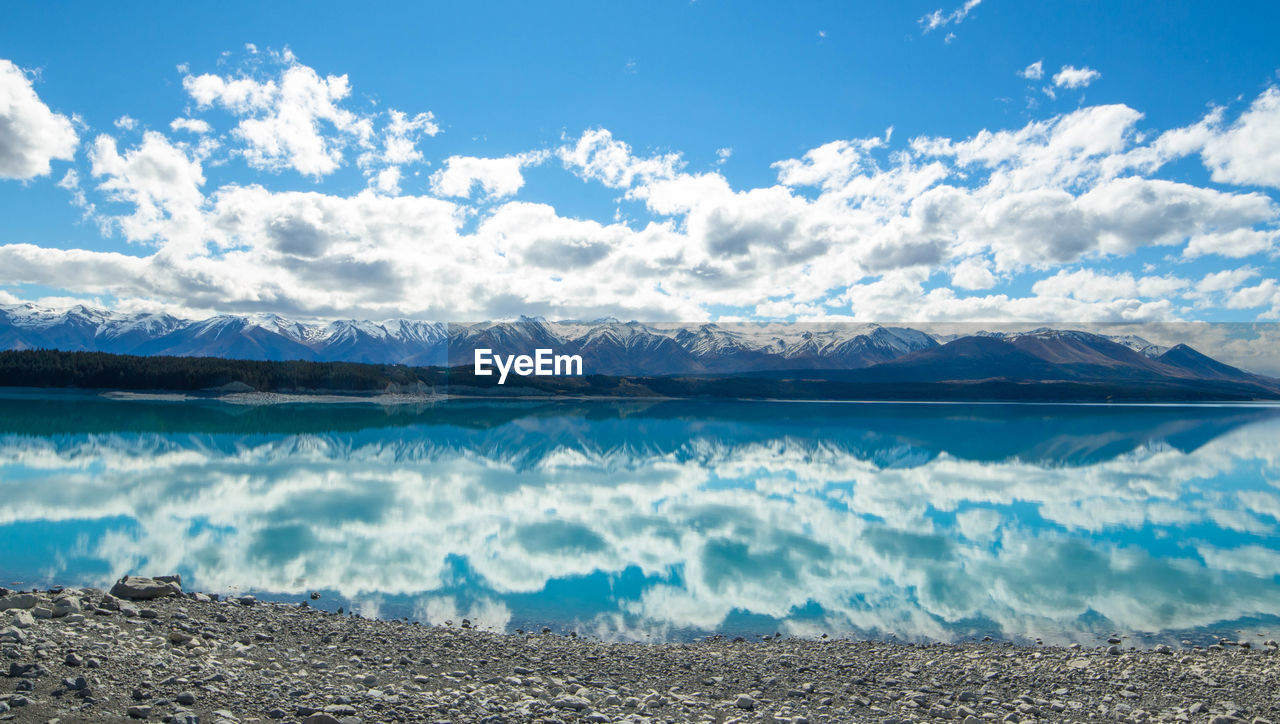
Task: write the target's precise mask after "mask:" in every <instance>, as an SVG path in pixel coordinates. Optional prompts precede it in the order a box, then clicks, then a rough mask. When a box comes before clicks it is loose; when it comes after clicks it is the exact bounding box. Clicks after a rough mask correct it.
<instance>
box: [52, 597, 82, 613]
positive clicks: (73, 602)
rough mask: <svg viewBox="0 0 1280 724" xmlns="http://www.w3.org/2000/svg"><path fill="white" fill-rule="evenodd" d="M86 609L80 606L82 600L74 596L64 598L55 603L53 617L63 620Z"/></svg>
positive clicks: (57, 599) (56, 600)
mask: <svg viewBox="0 0 1280 724" xmlns="http://www.w3.org/2000/svg"><path fill="white" fill-rule="evenodd" d="M83 610H84V608H83V607H82V606H81V604H80V599H78V598H76V597H74V596H63V597H61V598H56V599H54V601H53V617H54V618H62V617H63V616H66V615H68V614H73V613H80V612H81V611H83Z"/></svg>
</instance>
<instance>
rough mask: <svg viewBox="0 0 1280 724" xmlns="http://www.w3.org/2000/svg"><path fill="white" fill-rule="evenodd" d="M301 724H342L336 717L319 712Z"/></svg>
mask: <svg viewBox="0 0 1280 724" xmlns="http://www.w3.org/2000/svg"><path fill="white" fill-rule="evenodd" d="M302 724H342V722H341V721H339V720H338V717H336V716H331V715H329V714H325V713H324V712H321V713H319V714H312V715H311V716H309V717H307V718H306V719H303V720H302Z"/></svg>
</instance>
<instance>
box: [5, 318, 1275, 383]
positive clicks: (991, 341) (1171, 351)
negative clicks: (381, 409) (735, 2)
mask: <svg viewBox="0 0 1280 724" xmlns="http://www.w3.org/2000/svg"><path fill="white" fill-rule="evenodd" d="M480 348H487V349H491V350H493V351H494V352H495V353H497V354H503V355H508V354H529V353H532V352H533V351H534V350H535V349H539V348H550V349H553V350H554V351H555V352H556V353H558V354H578V355H580V356H581V357H582V359H583V369H584V370H585V371H586V372H587V373H588V374H593V375H598V376H608V377H610V378H617V379H618V380H624V381H626V384H623V383H622V382H619V383H618V384H615V385H613V387H610V385H609V384H604V383H601V384H600V385H598V386H597V387H593V388H592V389H593V391H592V392H591V394H597V393H599V394H613V395H635V394H660V395H665V394H671V395H675V396H681V395H686V394H712V395H716V396H746V397H768V396H782V395H799V396H802V397H806V398H815V397H823V396H834V397H836V398H838V399H852V397H851V396H856V397H858V398H867V399H887V398H893V397H894V396H897V397H903V398H904V399H922V398H927V397H928V396H929V395H942V396H944V397H945V396H947V395H957V394H959V395H961V396H966V395H967V396H970V397H975V396H976V395H977V394H978V393H977V392H974V390H976V389H978V387H979V386H982V387H983V389H984V390H985V391H984V392H983V393H982V394H995V395H1004V396H1006V397H1002V399H1013V398H1015V397H1016V396H1017V395H1031V396H1033V397H1037V398H1043V399H1068V398H1072V399H1074V398H1081V399H1107V398H1108V396H1109V395H1110V396H1114V395H1116V394H1119V395H1121V396H1123V397H1124V398H1125V399H1148V398H1151V399H1155V398H1159V399H1182V398H1185V399H1208V398H1213V399H1254V398H1258V399H1264V398H1265V399H1270V398H1271V397H1273V396H1274V395H1276V394H1277V392H1280V381H1277V380H1275V379H1272V378H1269V377H1265V376H1261V375H1257V374H1253V373H1250V372H1247V371H1244V370H1241V369H1238V368H1236V367H1232V366H1231V365H1228V364H1224V363H1222V362H1220V361H1218V360H1215V359H1213V358H1211V357H1209V356H1207V355H1205V354H1203V353H1202V352H1199V351H1197V350H1194V349H1192V348H1191V347H1188V346H1187V345H1185V344H1179V345H1175V346H1173V347H1171V348H1166V347H1161V346H1159V345H1155V344H1152V343H1151V342H1149V341H1147V340H1145V339H1142V338H1141V337H1137V336H1133V335H1125V336H1106V335H1100V334H1093V333H1089V332H1083V331H1078V330H1058V329H1049V328H1042V329H1036V330H1032V331H1026V332H1014V333H1004V332H979V333H977V334H973V335H969V336H962V337H958V338H954V339H953V338H943V337H936V336H933V335H930V334H927V333H925V332H922V331H920V330H915V329H910V328H907V327H894V326H881V325H875V324H834V325H830V326H816V325H787V324H770V323H759V324H740V325H724V326H722V325H717V324H691V325H682V324H643V323H640V322H634V321H633V322H621V321H619V320H616V319H597V320H592V321H559V322H550V321H547V320H545V319H541V318H534V317H520V318H519V319H515V320H510V321H497V322H480V323H475V324H444V323H438V322H421V321H415V320H408V319H393V320H384V321H381V322H371V321H360V320H337V321H332V322H307V323H303V322H298V321H294V320H289V319H286V318H284V317H279V316H276V315H248V316H243V315H220V316H216V317H211V318H209V319H204V320H198V321H191V320H183V319H179V318H177V317H173V316H170V315H165V314H123V313H118V312H111V311H107V310H101V309H92V308H89V307H84V306H79V307H73V308H71V309H68V310H62V311H58V310H50V309H46V308H42V307H39V306H36V305H30V304H25V305H9V306H2V307H0V349H7V350H11V351H20V350H36V349H46V350H59V351H66V352H71V351H79V352H105V353H110V354H127V355H132V356H136V357H139V358H144V359H145V358H158V357H165V358H174V359H184V358H192V359H198V358H199V359H208V358H214V359H224V360H243V361H259V362H297V363H302V362H311V363H331V364H332V363H350V364H357V363H358V364H364V365H373V366H375V367H377V366H382V367H387V368H388V369H390V367H396V368H412V369H430V368H439V369H443V368H445V367H456V368H466V367H468V366H470V365H471V364H472V363H473V355H474V351H475V350H476V349H480ZM24 364H25V363H24ZM113 364H116V363H113ZM165 364H167V365H168V366H169V367H172V368H181V367H183V365H182V364H181V363H179V362H168V363H165ZM116 366H117V367H122V366H121V365H120V364H116ZM161 366H163V365H161ZM123 367H127V368H129V369H133V370H135V371H137V373H138V374H143V372H144V371H146V370H153V369H159V367H156V366H154V365H148V364H145V363H142V362H132V363H129V364H128V365H123ZM187 367H189V368H191V369H195V368H196V366H194V365H188V366H187ZM232 368H236V367H235V366H234V365H231V366H227V367H224V368H223V369H224V371H225V370H227V369H232ZM166 369H167V368H166ZM201 369H206V370H207V369H212V367H209V366H206V367H202V368H201ZM236 369H239V368H236ZM244 369H248V368H244ZM293 369H295V370H296V369H302V368H301V367H295V368H293ZM335 369H336V368H335ZM14 374H18V372H17V371H16V368H15V372H14ZM21 374H24V375H29V374H30V371H29V370H28V371H26V372H22V373H21ZM147 374H150V373H149V372H148V373H147ZM255 374H256V373H255ZM316 374H319V373H316ZM325 374H328V373H325ZM403 374H404V373H403V372H402V371H395V372H394V373H392V372H388V371H384V372H378V373H376V374H375V373H372V372H369V371H367V370H366V371H364V372H361V377H360V379H361V380H362V381H361V382H360V385H361V386H360V387H358V388H353V389H361V390H365V389H372V387H369V385H372V384H373V383H372V382H371V380H372V379H374V378H375V377H378V375H381V376H382V377H379V379H382V378H385V379H386V381H387V382H390V381H391V379H392V378H398V376H402V375H403ZM459 375H463V376H464V377H465V375H466V372H465V370H463V369H460V370H455V372H454V373H452V379H454V380H455V384H457V382H456V380H457V379H459V377H458V376H459ZM658 378H669V379H667V380H666V381H659V380H658ZM675 378H680V379H683V380H685V381H684V382H675V381H672V380H673V379H675ZM686 378H687V379H686ZM730 378H732V379H734V380H736V381H733V382H730V381H729V380H730ZM24 379H26V378H24ZM165 379H170V378H167V377H166V378H165ZM264 379H265V378H261V377H257V378H254V379H253V380H247V379H246V380H243V381H244V382H245V383H246V384H249V385H251V386H253V387H254V388H255V389H262V385H264V384H268V385H275V384H277V383H278V382H279V381H280V379H281V378H278V377H276V378H271V379H272V380H274V381H272V382H265V381H264ZM640 380H644V382H641V381H640ZM694 380H702V381H701V382H694ZM764 380H773V381H774V382H771V383H768V385H772V386H771V387H769V386H768V385H765V383H764V382H763V381H764ZM783 382H785V383H786V384H782V383H783ZM818 382H825V383H836V382H839V383H842V384H844V385H846V388H845V389H843V390H842V391H840V392H836V388H835V387H833V386H831V385H830V384H828V385H826V386H825V387H822V388H817V389H809V387H808V385H811V384H812V383H818ZM36 383H37V384H38V383H39V381H38V380H37V382H36ZM1050 383H1053V384H1051V385H1050ZM0 384H16V383H12V382H10V383H5V382H3V380H0ZM21 384H27V383H21ZM48 384H54V385H56V384H59V383H58V382H55V381H52V378H51V380H50V381H49V382H48ZM74 384H80V383H78V382H77V383H74ZM139 384H142V383H140V382H136V381H125V382H121V383H119V385H125V386H128V387H130V388H134V389H137V388H138V387H137V385H139ZM166 384H168V383H166ZM488 384H489V381H487V380H483V379H480V380H474V379H468V380H466V382H465V386H467V387H470V388H474V389H478V390H484V389H486V388H487V387H488ZM593 384H595V383H593ZM119 385H116V386H119ZM582 385H583V383H582V382H580V381H571V380H556V381H547V380H539V381H534V380H515V379H512V380H509V381H508V385H507V386H506V387H505V392H504V393H505V394H516V391H515V388H516V387H520V388H521V391H522V392H525V393H528V392H530V391H538V393H539V394H542V393H550V392H553V391H560V392H565V391H568V390H578V392H581V391H582V390H581V387H582ZM681 385H683V386H684V387H681ZM762 385H765V387H762ZM849 385H854V386H859V387H857V388H856V389H855V388H854V387H849ZM940 385H941V386H945V387H946V389H945V390H944V389H942V387H939V386H940ZM1031 385H1041V386H1043V385H1049V386H1047V387H1043V388H1042V389H1034V390H1033V389H1031V387H1030V386H1031ZM108 386H111V385H108ZM143 386H144V387H145V385H143ZM766 387H768V389H766ZM996 388H999V389H1000V390H1002V391H998V390H997V389H996ZM182 389H187V388H182ZM606 390H610V391H608V392H606ZM660 390H661V391H660ZM695 390H696V391H695ZM913 390H914V391H913ZM1068 390H1070V391H1068ZM1104 390H1106V391H1104ZM1143 390H1146V392H1143ZM578 392H575V393H574V394H577V393H578ZM1144 395H1145V396H1144ZM1215 395H1216V396H1219V397H1217V398H1215V397H1214V396H1215ZM1152 396H1154V397H1152ZM1206 396H1208V397H1206ZM975 398H976V397H975ZM947 399H950V398H949V397H948V398H947Z"/></svg>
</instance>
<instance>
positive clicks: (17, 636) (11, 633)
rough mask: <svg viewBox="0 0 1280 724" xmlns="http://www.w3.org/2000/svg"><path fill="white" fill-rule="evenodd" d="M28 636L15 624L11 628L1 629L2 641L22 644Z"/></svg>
mask: <svg viewBox="0 0 1280 724" xmlns="http://www.w3.org/2000/svg"><path fill="white" fill-rule="evenodd" d="M26 638H27V637H26V636H25V635H23V633H22V632H21V631H19V630H18V629H17V627H15V626H10V627H9V628H6V629H4V630H3V631H0V642H7V643H13V644H20V643H22V642H23V641H25V640H26Z"/></svg>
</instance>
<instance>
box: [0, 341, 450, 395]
mask: <svg viewBox="0 0 1280 724" xmlns="http://www.w3.org/2000/svg"><path fill="white" fill-rule="evenodd" d="M442 379H443V374H442V373H441V372H440V371H439V370H436V369H433V368H428V367H404V366H400V365H377V364H358V363H352V362H302V361H292V362H259V361H252V360H233V359H221V358H218V357H135V356H132V355H115V354H106V353H104V352H59V351H55V350H20V351H5V352H0V386H5V387H82V388H94V389H113V390H181V391H194V390H207V389H211V388H216V387H222V386H224V385H229V384H234V383H237V382H239V383H242V384H245V385H248V386H249V387H251V388H253V389H254V390H257V391H260V392H295V391H344V392H381V391H382V390H385V389H386V388H387V387H388V385H391V384H395V385H397V386H400V387H414V388H416V387H417V386H418V383H419V382H421V383H423V384H425V385H428V386H431V385H435V384H437V383H439V382H441V381H442Z"/></svg>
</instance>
